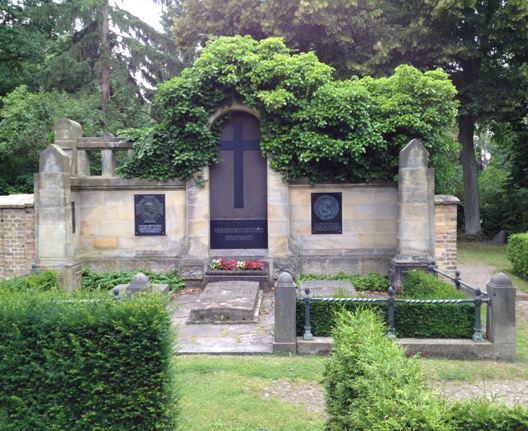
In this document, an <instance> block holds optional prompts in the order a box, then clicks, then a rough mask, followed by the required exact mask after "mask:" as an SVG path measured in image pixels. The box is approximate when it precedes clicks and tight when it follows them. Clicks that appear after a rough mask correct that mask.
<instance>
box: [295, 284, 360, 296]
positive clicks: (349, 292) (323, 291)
mask: <svg viewBox="0 0 528 431" xmlns="http://www.w3.org/2000/svg"><path fill="white" fill-rule="evenodd" d="M307 288H308V289H310V295H312V296H315V297H319V298H324V297H326V298H333V297H334V296H336V295H339V296H343V295H346V296H357V292H356V289H355V288H354V286H353V285H352V283H351V282H350V281H345V280H307V281H302V282H301V288H300V290H299V295H300V296H301V297H302V296H304V295H305V293H304V290H305V289H307Z"/></svg>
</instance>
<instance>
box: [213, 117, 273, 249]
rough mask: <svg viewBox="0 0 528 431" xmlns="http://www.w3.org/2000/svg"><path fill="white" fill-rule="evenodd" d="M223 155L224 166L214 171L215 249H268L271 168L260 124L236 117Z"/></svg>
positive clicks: (225, 139) (222, 147)
mask: <svg viewBox="0 0 528 431" xmlns="http://www.w3.org/2000/svg"><path fill="white" fill-rule="evenodd" d="M219 151H220V162H219V163H218V164H217V165H214V166H211V168H210V205H211V225H210V245H211V249H264V248H268V220H267V218H268V210H267V208H268V198H267V164H266V159H265V158H264V157H263V156H262V153H261V151H260V122H259V120H258V119H257V118H255V117H254V116H253V115H251V114H248V113H245V112H235V113H233V114H232V115H231V117H230V119H229V121H228V122H227V123H226V124H225V126H224V128H223V130H222V134H221V138H220V149H219Z"/></svg>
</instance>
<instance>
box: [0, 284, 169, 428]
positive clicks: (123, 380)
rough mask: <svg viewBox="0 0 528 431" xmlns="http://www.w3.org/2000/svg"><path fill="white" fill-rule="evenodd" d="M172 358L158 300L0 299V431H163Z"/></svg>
mask: <svg viewBox="0 0 528 431" xmlns="http://www.w3.org/2000/svg"><path fill="white" fill-rule="evenodd" d="M65 299H67V300H68V301H66V302H65V301H64V300H65ZM77 299H83V301H77ZM86 299H98V301H89V300H88V301H87V300H86ZM172 348H173V334H172V331H171V326H170V316H169V313H168V311H167V306H166V301H165V300H164V299H163V298H162V297H160V296H159V295H138V296H137V297H135V298H134V300H127V301H117V300H111V299H109V298H108V295H107V294H106V292H105V294H104V295H102V294H99V295H94V294H92V295H90V296H87V295H86V294H84V295H83V296H82V297H80V295H77V296H66V294H64V293H63V292H60V291H58V292H39V293H33V294H31V293H28V292H22V293H18V294H13V293H9V294H7V293H6V294H2V295H0V358H2V360H1V361H0V429H1V430H2V431H22V430H28V431H29V430H35V431H36V430H58V431H86V430H105V431H122V430H128V431H145V430H159V431H169V430H170V431H172V430H173V429H174V426H175V425H176V417H177V416H176V406H177V401H176V394H175V392H174V380H173V379H174V377H173V371H172V368H171V361H172ZM2 422H3V423H2Z"/></svg>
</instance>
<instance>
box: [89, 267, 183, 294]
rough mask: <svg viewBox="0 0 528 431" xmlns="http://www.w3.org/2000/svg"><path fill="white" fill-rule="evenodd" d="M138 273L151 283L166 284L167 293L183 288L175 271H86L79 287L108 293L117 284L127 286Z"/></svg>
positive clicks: (181, 281)
mask: <svg viewBox="0 0 528 431" xmlns="http://www.w3.org/2000/svg"><path fill="white" fill-rule="evenodd" d="M138 272H142V273H143V274H145V275H146V276H147V277H148V278H149V280H150V282H151V283H158V284H168V285H169V291H171V292H176V291H178V290H180V289H183V288H184V287H185V284H184V282H183V280H182V279H181V278H180V277H179V276H178V273H177V272H176V271H172V272H151V271H145V270H142V269H140V270H137V271H133V272H132V271H130V272H126V271H121V272H95V271H92V270H90V269H86V270H84V271H83V273H82V279H81V287H82V288H83V289H86V290H103V291H108V290H110V289H112V288H114V287H116V286H117V285H118V284H128V283H130V280H131V279H132V277H134V275H136V274H137V273H138Z"/></svg>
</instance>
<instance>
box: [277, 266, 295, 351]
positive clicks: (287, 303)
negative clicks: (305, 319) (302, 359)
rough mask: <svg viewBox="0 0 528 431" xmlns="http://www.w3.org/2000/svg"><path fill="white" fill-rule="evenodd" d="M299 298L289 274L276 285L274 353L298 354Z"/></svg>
mask: <svg viewBox="0 0 528 431" xmlns="http://www.w3.org/2000/svg"><path fill="white" fill-rule="evenodd" d="M296 313H297V296H296V294H295V285H294V284H293V278H292V276H291V275H290V274H288V273H287V272H283V273H282V274H281V275H279V278H278V280H277V283H276V284H275V339H274V341H273V352H288V353H296V352H297V331H296V325H297V318H296Z"/></svg>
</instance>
